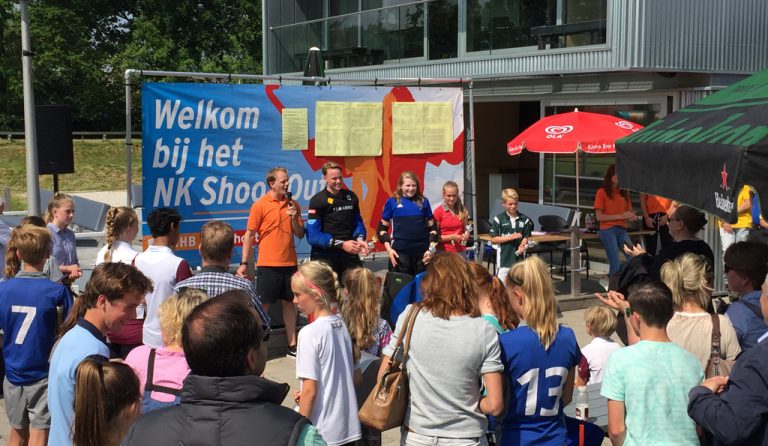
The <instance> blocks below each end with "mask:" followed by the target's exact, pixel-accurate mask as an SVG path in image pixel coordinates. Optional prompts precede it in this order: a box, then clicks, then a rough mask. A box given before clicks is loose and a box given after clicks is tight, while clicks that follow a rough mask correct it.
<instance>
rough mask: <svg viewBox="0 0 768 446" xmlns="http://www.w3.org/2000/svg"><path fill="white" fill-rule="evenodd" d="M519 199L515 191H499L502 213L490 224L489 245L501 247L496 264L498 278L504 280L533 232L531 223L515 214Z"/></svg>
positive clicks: (520, 255)
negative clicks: (502, 207)
mask: <svg viewBox="0 0 768 446" xmlns="http://www.w3.org/2000/svg"><path fill="white" fill-rule="evenodd" d="M519 200H520V197H519V196H518V194H517V191H516V190H515V189H504V190H503V191H501V204H502V206H504V212H502V213H501V214H499V215H497V216H495V217H493V221H492V222H491V230H490V235H491V243H493V244H495V245H500V246H501V253H500V254H499V260H498V262H497V264H498V267H499V270H498V276H499V279H501V280H506V277H507V273H508V272H509V268H510V267H511V266H512V265H513V264H514V263H515V262H517V261H519V260H521V259H522V258H523V255H524V254H525V248H526V245H528V237H530V236H531V232H532V231H533V222H532V221H531V219H530V218H528V217H526V216H525V215H524V214H521V213H519V212H517V203H518V201H519Z"/></svg>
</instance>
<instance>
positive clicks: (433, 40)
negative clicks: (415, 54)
mask: <svg viewBox="0 0 768 446" xmlns="http://www.w3.org/2000/svg"><path fill="white" fill-rule="evenodd" d="M427 5H428V8H429V9H427V15H428V17H429V31H428V32H429V39H428V42H429V58H430V59H432V60H434V59H450V58H454V57H457V56H458V46H457V44H458V36H459V3H458V0H443V1H438V2H431V3H428V4H427Z"/></svg>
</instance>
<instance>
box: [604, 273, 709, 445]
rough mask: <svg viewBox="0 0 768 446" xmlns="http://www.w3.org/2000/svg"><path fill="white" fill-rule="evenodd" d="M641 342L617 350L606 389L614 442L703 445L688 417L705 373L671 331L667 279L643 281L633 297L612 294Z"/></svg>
mask: <svg viewBox="0 0 768 446" xmlns="http://www.w3.org/2000/svg"><path fill="white" fill-rule="evenodd" d="M609 299H611V300H612V301H613V305H612V306H616V307H618V308H619V309H621V310H623V312H624V318H625V320H626V323H627V327H631V328H630V329H632V330H634V331H635V332H636V333H637V334H638V336H639V338H640V341H639V342H638V343H636V344H634V345H630V346H629V347H626V348H622V349H620V350H617V351H615V352H613V353H611V356H610V357H609V358H608V364H607V365H606V368H605V374H604V375H603V384H602V387H601V389H600V394H601V395H603V396H604V397H606V398H608V435H609V436H610V437H611V441H612V442H613V444H614V445H622V444H623V445H626V446H629V445H649V444H676V445H692V446H693V445H698V444H699V440H698V437H697V435H696V425H695V423H694V422H693V420H691V419H690V418H689V417H688V413H687V406H688V391H689V390H691V389H692V388H693V387H696V386H698V385H699V383H700V382H701V380H702V378H704V373H703V372H702V370H701V365H700V364H699V360H698V359H696V357H695V356H693V355H692V354H691V353H689V352H687V351H686V350H685V349H683V348H682V347H680V346H678V345H676V344H674V343H673V342H672V341H670V339H669V337H668V336H667V330H666V328H667V323H668V322H669V320H670V319H672V316H673V315H674V309H673V307H672V292H671V291H669V288H667V287H666V285H664V284H663V283H660V282H656V281H650V282H645V283H641V284H639V285H637V286H635V287H633V289H632V290H631V291H630V294H629V301H628V302H627V301H625V300H624V299H623V297H622V296H621V295H620V294H618V293H615V292H614V293H611V295H610V296H609Z"/></svg>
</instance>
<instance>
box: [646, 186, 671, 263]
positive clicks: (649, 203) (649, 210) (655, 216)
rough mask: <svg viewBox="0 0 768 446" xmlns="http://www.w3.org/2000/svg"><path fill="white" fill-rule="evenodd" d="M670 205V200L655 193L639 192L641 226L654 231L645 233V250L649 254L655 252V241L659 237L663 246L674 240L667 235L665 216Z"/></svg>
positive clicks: (667, 228) (667, 227)
mask: <svg viewBox="0 0 768 446" xmlns="http://www.w3.org/2000/svg"><path fill="white" fill-rule="evenodd" d="M671 206H672V200H668V199H666V198H663V197H659V196H657V195H646V194H640V209H641V210H642V212H643V228H645V229H650V230H653V231H655V232H654V234H651V235H646V236H644V237H643V238H644V239H645V250H646V251H645V252H647V253H648V254H651V255H655V254H656V247H657V244H656V241H657V240H658V239H659V238H661V247H662V248H663V247H665V246H667V245H669V244H670V243H672V242H674V241H675V240H674V239H673V238H672V236H671V235H669V226H667V223H668V220H667V218H668V217H667V216H668V214H669V208H670V207H671Z"/></svg>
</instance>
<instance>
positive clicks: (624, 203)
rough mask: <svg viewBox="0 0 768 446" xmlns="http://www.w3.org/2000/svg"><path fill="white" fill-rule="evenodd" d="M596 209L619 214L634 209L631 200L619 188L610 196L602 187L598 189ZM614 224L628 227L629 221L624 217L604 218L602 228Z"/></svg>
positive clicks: (605, 212)
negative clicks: (616, 218) (615, 218)
mask: <svg viewBox="0 0 768 446" xmlns="http://www.w3.org/2000/svg"><path fill="white" fill-rule="evenodd" d="M594 208H595V210H596V211H597V210H600V211H603V214H606V215H618V214H622V213H624V212H626V211H630V210H632V203H630V202H629V200H627V199H626V198H624V196H623V195H621V194H620V193H619V191H618V190H614V191H613V196H612V197H611V198H608V195H607V194H606V193H605V189H603V188H602V187H601V188H600V189H598V190H597V194H596V195H595V206H594ZM614 226H621V227H623V228H626V227H627V221H626V220H624V219H618V220H604V221H601V222H600V229H608V228H612V227H614Z"/></svg>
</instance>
